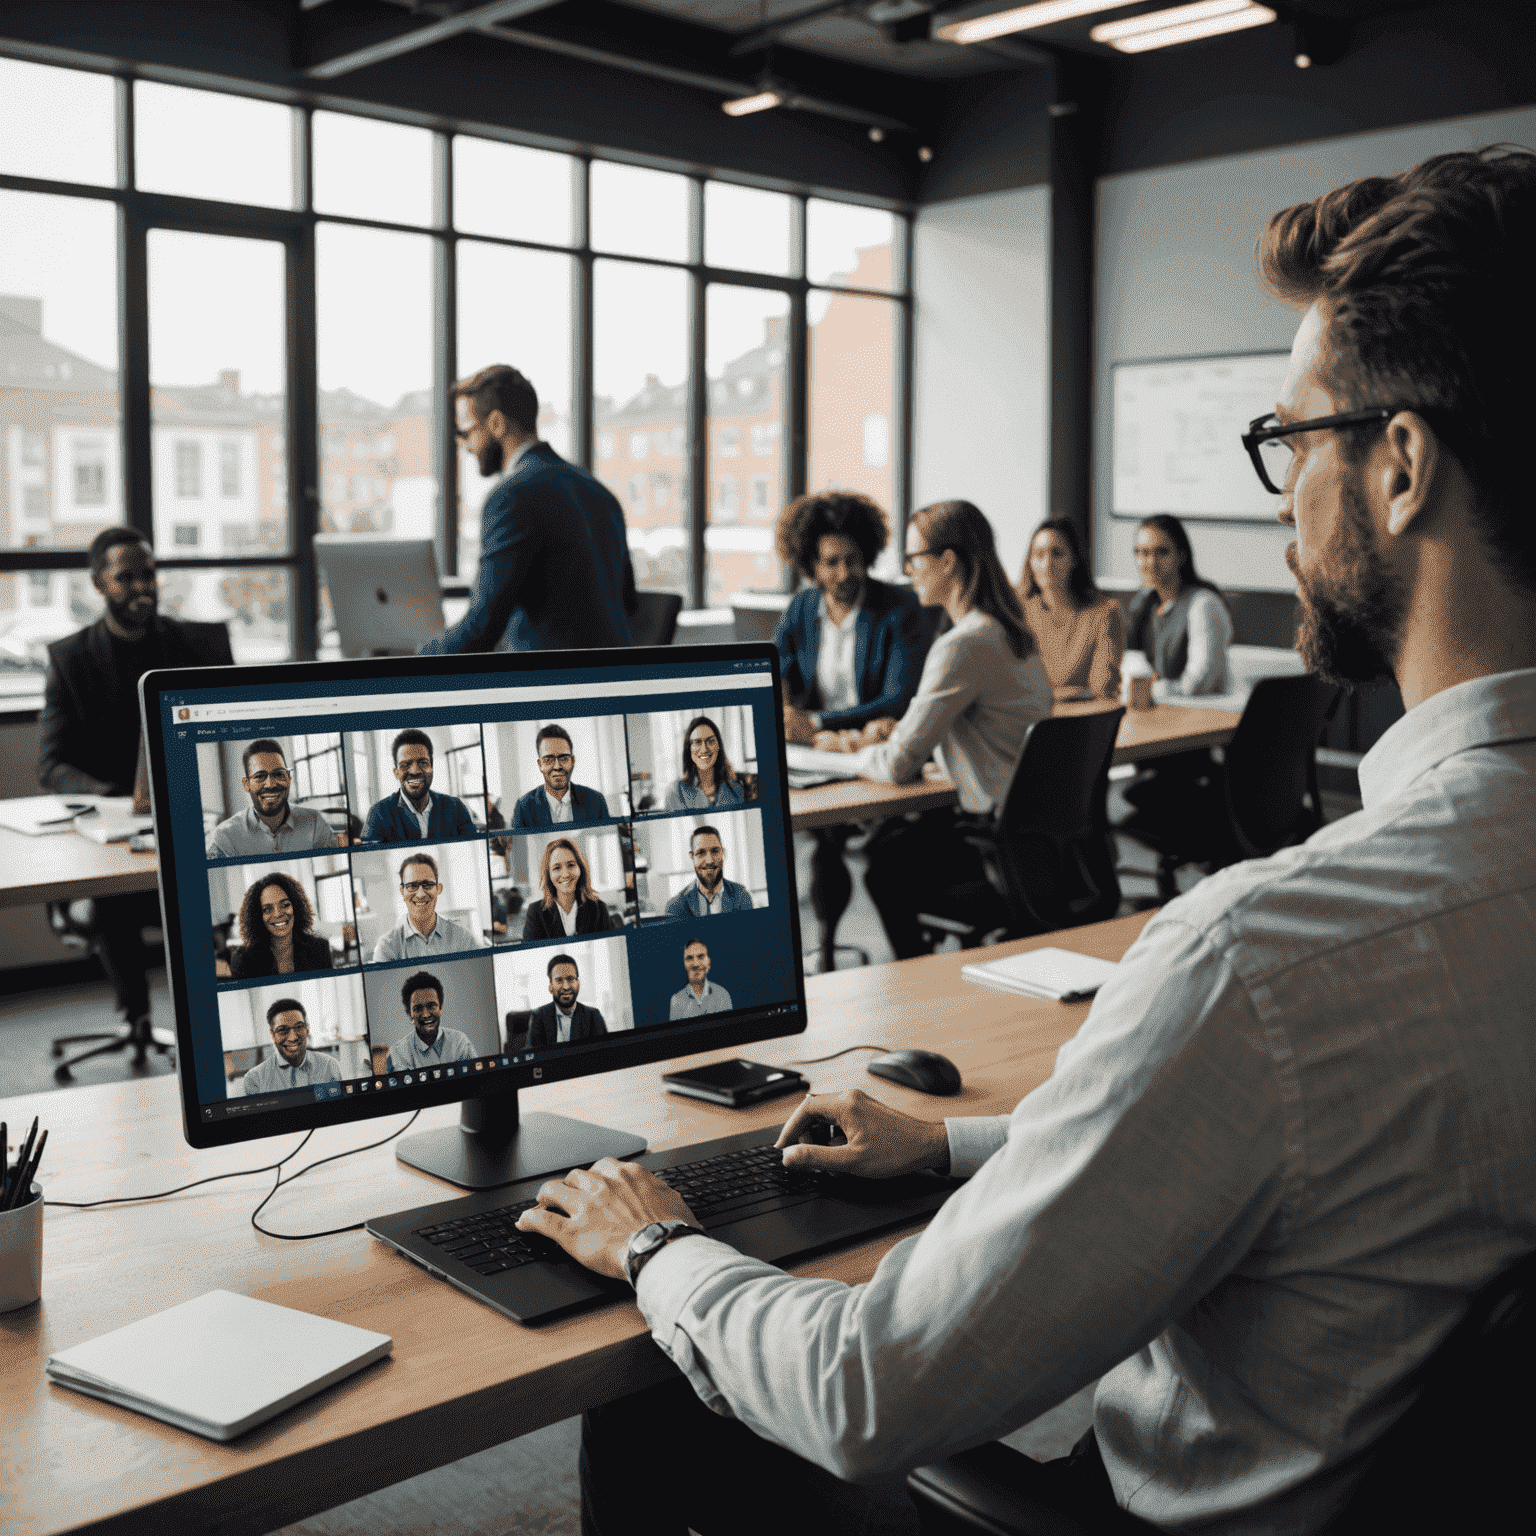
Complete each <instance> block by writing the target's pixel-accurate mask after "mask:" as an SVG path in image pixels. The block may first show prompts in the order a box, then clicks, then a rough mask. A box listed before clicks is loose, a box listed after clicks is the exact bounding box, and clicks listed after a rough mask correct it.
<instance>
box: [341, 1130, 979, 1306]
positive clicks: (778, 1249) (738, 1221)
mask: <svg viewBox="0 0 1536 1536" xmlns="http://www.w3.org/2000/svg"><path fill="white" fill-rule="evenodd" d="M780 1129H781V1127H779V1126H770V1127H768V1128H767V1129H764V1130H756V1131H746V1132H743V1133H742V1134H740V1135H737V1136H727V1137H723V1138H721V1139H720V1140H717V1141H707V1142H701V1143H698V1144H695V1145H694V1146H691V1147H677V1148H674V1149H673V1150H672V1151H670V1152H647V1153H644V1154H642V1155H641V1156H640V1157H637V1158H635V1159H634V1161H635V1162H636V1163H638V1164H639V1165H640V1166H641V1167H642V1168H650V1169H652V1170H653V1171H654V1172H656V1173H657V1174H658V1175H659V1176H660V1177H662V1178H663V1179H664V1180H665V1181H666V1182H668V1183H670V1184H674V1185H675V1186H677V1185H683V1184H685V1183H689V1182H692V1183H694V1184H695V1185H696V1186H697V1185H702V1184H703V1183H705V1182H706V1181H707V1182H708V1183H709V1184H711V1185H713V1186H714V1192H713V1194H712V1195H711V1196H708V1197H706V1196H704V1195H700V1194H698V1193H690V1192H689V1191H688V1190H687V1189H682V1188H680V1189H679V1193H681V1194H682V1195H683V1198H684V1200H685V1201H687V1203H688V1205H689V1208H690V1209H691V1210H692V1211H693V1213H694V1216H695V1217H696V1218H697V1220H698V1222H699V1225H700V1226H702V1227H703V1228H704V1230H705V1231H706V1232H707V1233H708V1234H709V1235H710V1236H711V1237H715V1238H719V1239H720V1241H721V1242H725V1243H729V1244H730V1245H731V1246H732V1247H733V1248H735V1249H736V1250H737V1251H738V1252H740V1253H744V1254H746V1255H748V1256H749V1257H750V1258H754V1259H762V1260H764V1261H765V1262H767V1263H769V1264H786V1263H790V1262H793V1261H794V1260H797V1259H803V1258H806V1257H808V1256H809V1255H811V1254H813V1253H819V1252H821V1251H823V1250H824V1249H827V1248H837V1247H843V1246H845V1245H847V1244H849V1243H853V1242H857V1241H858V1240H860V1239H861V1238H865V1237H872V1236H874V1235H875V1234H876V1233H879V1232H884V1231H887V1230H889V1229H890V1228H892V1227H898V1226H903V1225H905V1224H906V1223H907V1222H910V1221H915V1220H916V1219H917V1218H918V1217H920V1216H926V1215H929V1214H931V1213H932V1212H933V1211H936V1210H937V1209H938V1208H939V1207H940V1206H941V1205H942V1204H943V1203H944V1202H945V1200H947V1199H948V1198H949V1196H950V1195H951V1193H953V1191H954V1190H955V1189H957V1188H958V1187H959V1185H958V1183H957V1181H955V1180H953V1179H948V1178H943V1177H941V1176H940V1175H938V1174H936V1173H918V1174H912V1175H910V1176H909V1177H906V1178H899V1179H858V1178H850V1177H847V1176H843V1177H832V1176H827V1175H820V1176H816V1177H805V1176H801V1177H799V1178H791V1177H790V1176H788V1175H787V1173H786V1172H785V1170H784V1168H783V1159H782V1155H781V1154H780V1153H778V1152H775V1151H774V1150H773V1143H774V1142H775V1141H776V1140H777V1139H778V1134H779V1130H780ZM703 1165H707V1169H706V1170H705V1171H704V1172H702V1173H700V1172H698V1171H697V1170H699V1169H700V1168H701V1166H703ZM733 1166H734V1167H735V1168H738V1169H739V1170H740V1175H739V1177H740V1183H741V1184H742V1186H743V1187H744V1192H743V1193H741V1194H739V1195H735V1196H733V1195H732V1194H731V1192H730V1190H729V1188H728V1187H727V1188H725V1189H722V1188H721V1184H722V1176H721V1174H720V1172H719V1170H721V1169H726V1170H730V1169H731V1168H732V1167H733ZM775 1169H777V1174H775V1172H774V1170H775ZM732 1176H733V1175H732V1174H730V1173H729V1172H727V1174H726V1175H725V1177H724V1180H723V1182H724V1183H725V1184H726V1185H729V1181H730V1178H731V1177H732ZM545 1182H546V1181H545V1179H543V1178H539V1179H529V1180H528V1181H526V1182H525V1183H522V1184H512V1185H508V1186H506V1187H505V1188H502V1189H493V1190H484V1191H482V1192H481V1193H479V1194H473V1195H466V1196H464V1197H463V1198H462V1199H458V1200H448V1201H439V1202H438V1203H436V1204H433V1205H426V1206H421V1207H419V1208H418V1209H416V1210H412V1211H400V1212H397V1213H396V1214H395V1215H393V1216H385V1217H381V1218H378V1219H376V1220H374V1221H370V1222H369V1223H368V1224H367V1225H368V1231H369V1232H370V1233H371V1234H372V1235H373V1236H374V1237H376V1238H378V1239H380V1241H382V1242H385V1243H388V1244H389V1245H390V1246H391V1247H393V1248H396V1249H398V1250H399V1251H400V1252H401V1253H403V1254H404V1255H405V1256H406V1257H407V1258H408V1259H411V1260H413V1261H414V1262H415V1263H417V1264H420V1265H421V1266H422V1268H423V1269H426V1270H428V1271H430V1273H432V1274H433V1275H435V1276H436V1277H437V1278H438V1279H440V1280H445V1281H447V1283H448V1284H449V1285H451V1286H453V1287H454V1288H455V1289H456V1290H460V1291H463V1292H464V1293H465V1294H466V1295H468V1296H473V1297H474V1298H475V1299H476V1300H477V1301H483V1302H485V1304H486V1305H487V1306H491V1307H494V1308H495V1309H496V1310H497V1311H498V1312H500V1313H502V1314H503V1315H504V1316H506V1317H510V1318H512V1319H513V1320H514V1321H515V1322H520V1323H532V1322H542V1321H543V1320H544V1319H546V1318H549V1317H554V1316H556V1315H557V1314H559V1313H562V1312H567V1311H570V1310H571V1309H572V1308H574V1307H579V1306H583V1305H586V1304H588V1303H591V1302H596V1301H611V1300H613V1299H615V1298H616V1297H622V1296H628V1295H629V1294H630V1289H629V1285H628V1283H627V1282H625V1281H621V1280H609V1279H606V1278H604V1277H602V1276H600V1275H596V1274H594V1273H593V1272H592V1271H591V1270H589V1269H586V1268H584V1267H583V1266H582V1265H580V1264H577V1263H576V1262H575V1260H573V1259H569V1258H567V1257H566V1256H565V1255H564V1254H563V1253H562V1252H561V1251H560V1249H559V1248H557V1247H556V1246H555V1245H554V1244H553V1243H552V1242H550V1241H549V1240H548V1239H547V1238H525V1237H522V1236H521V1235H518V1234H516V1232H515V1228H514V1227H513V1222H514V1221H515V1219H516V1214H517V1213H518V1212H519V1211H521V1210H523V1209H526V1207H528V1206H530V1205H532V1204H533V1203H534V1197H535V1196H536V1195H537V1193H538V1191H539V1187H540V1185H542V1184H543V1183H545ZM765 1184H769V1185H772V1184H777V1185H778V1186H779V1187H778V1188H777V1189H770V1190H764V1189H763V1188H762V1186H763V1185H765ZM519 1246H520V1247H522V1248H524V1249H525V1250H526V1251H527V1253H528V1255H529V1256H528V1257H524V1256H523V1255H522V1254H518V1255H517V1256H516V1258H515V1261H510V1262H509V1258H510V1255H509V1253H508V1250H510V1249H512V1248H514V1247H519Z"/></svg>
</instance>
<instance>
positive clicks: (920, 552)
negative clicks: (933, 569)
mask: <svg viewBox="0 0 1536 1536" xmlns="http://www.w3.org/2000/svg"><path fill="white" fill-rule="evenodd" d="M954 547H955V546H954V545H953V544H935V545H934V547H933V548H932V549H914V550H913V551H912V553H911V554H910V555H908V556H907V557H906V558H905V559H904V560H903V561H902V562H901V568H902V570H904V571H905V572H907V574H908V575H911V573H912V562H913V561H914V560H921V559H922V557H923V556H924V555H927V556H928V557H929V558H930V559H933V560H937V559H938V557H939V556H940V555H942V554H943V553H944V551H945V550H946V549H953V548H954Z"/></svg>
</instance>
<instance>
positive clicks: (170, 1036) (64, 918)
mask: <svg viewBox="0 0 1536 1536" xmlns="http://www.w3.org/2000/svg"><path fill="white" fill-rule="evenodd" d="M48 926H49V927H50V928H51V929H52V930H53V931H54V933H55V934H56V935H57V936H58V939H59V942H60V943H61V944H63V945H64V946H65V947H66V948H68V949H74V950H79V951H81V952H82V953H84V954H87V955H94V954H97V953H98V949H99V945H100V943H101V935H100V933H99V932H98V930H97V927H96V903H95V902H94V901H91V900H90V899H89V898H83V899H81V900H79V901H50V902H49V903H48ZM156 937H157V940H158V932H157V935H156ZM95 1041H102V1042H104V1043H103V1044H93V1042H95ZM68 1045H90V1046H91V1049H90V1050H88V1051H81V1052H80V1054H79V1055H78V1056H71V1057H70V1058H69V1060H68V1061H61V1062H59V1064H58V1066H56V1067H55V1068H54V1069H53V1076H54V1081H55V1082H59V1083H67V1082H70V1081H71V1080H72V1079H73V1077H74V1073H73V1072H71V1071H70V1068H71V1067H73V1066H75V1065H76V1064H77V1063H79V1062H82V1061H85V1060H87V1059H89V1058H90V1057H92V1056H111V1055H114V1054H116V1053H117V1052H118V1051H132V1052H133V1063H132V1064H133V1065H134V1066H135V1067H142V1066H143V1065H144V1063H145V1062H146V1061H147V1060H148V1058H149V1053H150V1051H152V1050H153V1051H158V1052H159V1053H160V1055H162V1056H164V1055H167V1054H168V1053H169V1052H171V1051H172V1050H174V1049H175V1047H176V1036H175V1033H174V1032H173V1031H171V1030H169V1029H156V1028H155V1027H154V1026H153V1025H152V1024H151V1023H150V1022H149V1019H148V1017H147V1016H146V1017H144V1018H142V1019H134V1020H132V1021H130V1022H129V1023H127V1024H119V1025H117V1026H116V1027H115V1028H113V1029H106V1030H94V1031H92V1032H90V1033H89V1034H84V1035H57V1036H55V1037H54V1041H53V1045H52V1048H51V1049H52V1054H53V1055H54V1057H56V1058H57V1057H60V1056H62V1055H63V1054H64V1048H65V1046H68Z"/></svg>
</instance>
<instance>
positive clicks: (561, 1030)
mask: <svg viewBox="0 0 1536 1536" xmlns="http://www.w3.org/2000/svg"><path fill="white" fill-rule="evenodd" d="M575 1018H576V1010H575V1009H574V1008H572V1009H571V1011H570V1012H569V1013H567V1012H566V1011H565V1009H563V1008H562V1007H561V1006H560V1004H559V1003H556V1004H555V1044H556V1045H569V1044H570V1043H571V1029H572V1027H573V1024H574V1021H575Z"/></svg>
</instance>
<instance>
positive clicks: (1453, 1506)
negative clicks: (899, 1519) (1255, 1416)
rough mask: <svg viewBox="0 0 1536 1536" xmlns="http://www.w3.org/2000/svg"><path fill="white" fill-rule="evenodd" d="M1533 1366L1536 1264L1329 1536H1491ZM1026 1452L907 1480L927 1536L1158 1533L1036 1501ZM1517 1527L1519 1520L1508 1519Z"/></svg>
mask: <svg viewBox="0 0 1536 1536" xmlns="http://www.w3.org/2000/svg"><path fill="white" fill-rule="evenodd" d="M1533 1365H1536V1253H1528V1254H1526V1255H1525V1257H1524V1258H1522V1259H1519V1260H1517V1261H1516V1262H1515V1263H1514V1264H1512V1265H1511V1266H1510V1267H1509V1268H1508V1269H1506V1270H1504V1271H1503V1273H1501V1274H1499V1275H1496V1276H1495V1277H1494V1278H1493V1279H1492V1280H1491V1281H1490V1282H1489V1283H1488V1284H1487V1285H1486V1286H1484V1287H1483V1289H1482V1290H1481V1291H1479V1292H1478V1294H1477V1295H1476V1296H1475V1297H1473V1299H1472V1304H1471V1306H1470V1307H1468V1309H1467V1311H1466V1314H1465V1315H1464V1316H1463V1317H1462V1319H1461V1321H1460V1322H1459V1323H1457V1325H1456V1326H1455V1327H1454V1328H1453V1329H1452V1330H1451V1332H1450V1333H1449V1334H1447V1335H1446V1337H1445V1340H1444V1341H1443V1342H1442V1343H1441V1345H1440V1347H1439V1348H1438V1349H1437V1350H1436V1351H1435V1352H1434V1354H1432V1355H1431V1356H1430V1357H1429V1359H1428V1360H1427V1361H1426V1362H1425V1363H1424V1365H1423V1366H1422V1367H1421V1368H1420V1369H1419V1371H1418V1372H1417V1373H1416V1375H1415V1376H1414V1377H1413V1378H1411V1379H1410V1381H1409V1382H1408V1383H1406V1384H1405V1386H1404V1393H1405V1395H1406V1394H1407V1393H1410V1392H1412V1393H1415V1394H1416V1396H1415V1398H1414V1401H1413V1404H1412V1406H1411V1407H1410V1408H1409V1409H1408V1411H1407V1412H1406V1413H1404V1414H1403V1415H1402V1416H1401V1417H1400V1418H1399V1419H1398V1420H1397V1421H1396V1423H1394V1424H1393V1425H1392V1427H1391V1428H1390V1429H1388V1430H1387V1432H1386V1433H1385V1434H1384V1435H1383V1436H1382V1437H1381V1438H1380V1439H1379V1440H1378V1441H1377V1442H1376V1443H1375V1445H1374V1446H1372V1447H1370V1448H1369V1449H1368V1450H1366V1451H1364V1452H1362V1453H1361V1455H1360V1458H1359V1460H1360V1461H1361V1463H1362V1464H1364V1465H1365V1466H1366V1471H1365V1475H1364V1476H1363V1477H1362V1478H1361V1480H1360V1482H1359V1483H1358V1484H1356V1486H1355V1489H1354V1491H1353V1492H1352V1493H1351V1494H1350V1495H1349V1498H1348V1499H1347V1500H1346V1502H1345V1504H1344V1507H1343V1508H1342V1509H1341V1510H1340V1511H1339V1513H1338V1514H1337V1515H1335V1516H1334V1518H1333V1519H1332V1520H1331V1521H1330V1522H1329V1524H1328V1526H1327V1536H1356V1533H1363V1532H1366V1531H1378V1530H1380V1531H1390V1532H1392V1533H1393V1536H1418V1533H1423V1536H1443V1533H1444V1532H1447V1531H1456V1530H1485V1529H1486V1530H1493V1529H1497V1528H1499V1527H1500V1526H1502V1525H1503V1524H1505V1523H1506V1521H1507V1520H1508V1518H1509V1512H1510V1511H1512V1510H1519V1509H1521V1508H1524V1507H1525V1503H1526V1501H1527V1493H1528V1489H1527V1486H1526V1485H1527V1483H1528V1478H1527V1476H1526V1472H1525V1467H1526V1462H1525V1456H1526V1455H1527V1454H1529V1445H1530V1417H1531V1415H1530V1409H1529V1408H1528V1407H1526V1406H1524V1405H1525V1404H1526V1401H1527V1398H1528V1388H1529V1381H1530V1374H1531V1368H1532V1366H1533ZM1025 1460H1027V1458H1025V1457H1024V1455H1023V1453H1022V1452H1021V1451H1015V1450H1014V1449H1013V1448H1012V1447H1011V1446H1006V1445H1002V1444H1000V1443H998V1442H995V1441H994V1442H993V1443H991V1444H990V1445H980V1446H977V1447H976V1448H975V1449H974V1450H970V1451H963V1452H961V1454H960V1455H958V1456H951V1457H949V1458H948V1459H947V1460H945V1461H941V1462H936V1463H935V1464H934V1465H932V1466H929V1467H919V1468H918V1469H917V1470H916V1471H915V1472H913V1473H912V1474H911V1476H909V1477H908V1479H907V1489H908V1491H909V1492H910V1493H911V1495H912V1498H913V1502H914V1503H916V1505H917V1507H918V1512H919V1515H920V1516H921V1519H922V1531H923V1536H975V1533H977V1532H985V1533H987V1536H1116V1533H1132V1532H1135V1531H1137V1530H1141V1531H1149V1530H1152V1529H1154V1527H1153V1526H1150V1525H1148V1524H1147V1523H1146V1522H1145V1521H1143V1520H1138V1519H1136V1518H1135V1517H1134V1516H1133V1515H1129V1514H1127V1513H1126V1512H1125V1511H1124V1510H1118V1509H1117V1510H1114V1511H1107V1512H1106V1513H1105V1514H1104V1515H1103V1517H1102V1518H1098V1517H1096V1518H1095V1519H1094V1520H1093V1522H1092V1523H1091V1524H1090V1523H1085V1522H1084V1521H1082V1520H1080V1519H1077V1518H1075V1517H1072V1516H1068V1515H1066V1514H1064V1513H1063V1512H1062V1511H1060V1510H1058V1509H1055V1508H1053V1507H1051V1506H1050V1505H1049V1504H1048V1503H1046V1502H1044V1501H1043V1500H1041V1499H1039V1498H1035V1497H1031V1496H1029V1495H1028V1494H1026V1493H1025V1492H1023V1491H1022V1490H1023V1488H1024V1487H1027V1485H1028V1479H1027V1478H1026V1477H1021V1476H1020V1474H1021V1473H1027V1472H1028V1471H1029V1468H1028V1467H1026V1466H1024V1465H1023V1464H1022V1463H1023V1462H1024V1461H1025ZM1515 1518H1516V1519H1517V1520H1518V1516H1516V1517H1515Z"/></svg>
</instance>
